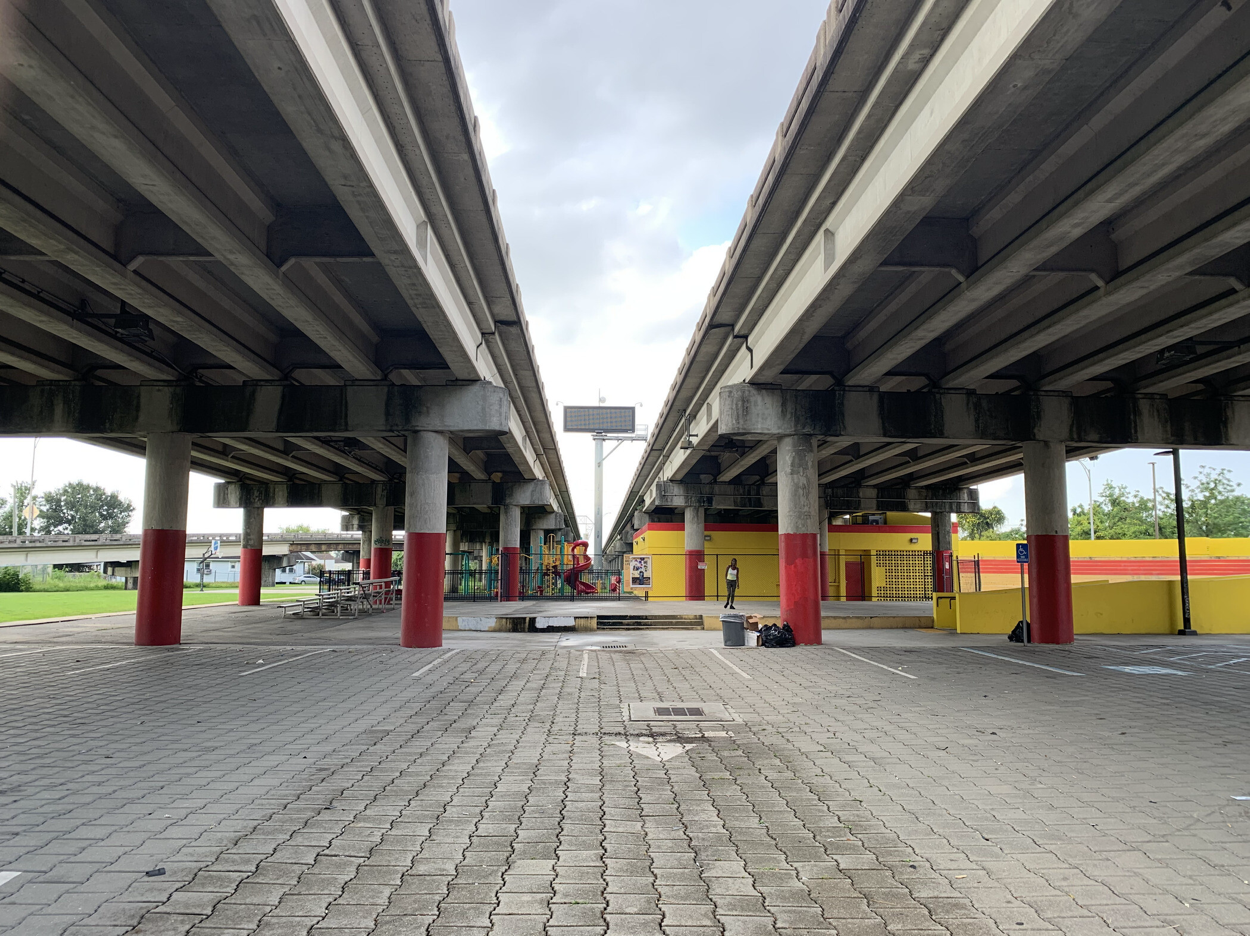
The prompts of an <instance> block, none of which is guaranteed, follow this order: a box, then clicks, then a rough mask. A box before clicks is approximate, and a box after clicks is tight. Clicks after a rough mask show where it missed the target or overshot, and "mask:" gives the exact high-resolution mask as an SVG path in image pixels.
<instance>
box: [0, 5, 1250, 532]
mask: <svg viewBox="0 0 1250 936" xmlns="http://www.w3.org/2000/svg"><path fill="white" fill-rule="evenodd" d="M826 6H827V0H779V2H776V3H771V4H767V5H761V4H760V3H758V2H757V0H751V2H747V0H714V2H713V0H666V2H663V3H661V2H658V0H629V2H624V0H595V2H590V3H588V2H585V0H576V2H574V0H564V2H560V0H509V2H507V3H501V2H499V0H452V12H453V15H454V16H455V21H456V39H457V43H458V45H459V48H460V54H461V58H462V59H463V61H464V64H465V67H466V69H467V71H468V74H469V81H470V85H471V87H472V93H473V98H474V105H475V107H476V110H477V114H478V117H479V119H480V121H481V125H482V133H483V138H484V140H485V143H486V146H487V152H488V156H489V158H490V168H491V175H492V179H493V181H494V184H495V188H496V189H497V191H498V193H499V206H500V211H501V213H502V215H503V219H504V225H505V229H506V232H507V236H508V239H509V241H510V243H511V248H512V259H513V263H514V265H515V268H516V271H517V276H518V279H519V281H520V283H521V288H522V291H523V294H524V299H525V306H526V312H527V314H528V316H529V320H530V324H531V328H532V331H533V335H534V339H535V342H536V344H537V350H538V356H539V360H540V363H541V367H542V375H543V379H544V382H545V385H546V389H547V396H548V400H549V402H550V403H551V406H552V409H553V412H554V413H555V415H556V419H557V423H558V422H559V413H560V407H559V405H558V404H575V405H576V404H593V403H595V401H596V398H597V397H598V396H602V397H603V398H604V399H605V400H606V402H608V403H611V404H618V405H633V404H640V406H641V409H640V412H639V417H638V418H639V421H640V422H642V423H651V422H653V421H654V419H655V416H656V414H657V413H658V411H659V407H660V404H661V403H662V402H663V399H664V396H665V394H666V393H667V391H668V387H669V384H670V382H671V381H672V378H673V375H674V373H675V371H676V367H677V363H678V361H679V360H680V358H681V354H682V352H683V351H684V349H685V347H686V344H687V342H688V341H689V338H690V334H691V332H692V330H693V327H694V323H695V321H696V320H697V318H698V315H699V312H700V310H701V309H702V306H703V302H704V300H705V299H706V296H707V293H708V290H709V288H710V287H711V285H712V283H713V281H714V280H715V277H716V272H717V270H718V269H719V267H720V263H721V260H722V258H723V256H724V252H725V248H726V246H727V245H728V242H729V240H730V239H731V238H732V236H733V232H734V230H735V229H736V227H737V225H738V221H739V220H740V218H741V216H742V211H743V208H744V207H745V204H746V200H747V197H748V196H749V194H750V192H751V190H752V188H753V187H754V185H755V181H756V179H757V178H758V175H759V171H760V168H761V167H762V165H763V162H764V159H765V156H766V154H767V152H768V148H769V146H770V145H771V143H772V140H773V137H774V135H775V133H776V130H777V124H778V123H779V121H780V120H781V118H782V116H783V115H784V113H785V109H786V107H787V105H788V104H789V102H790V97H791V95H792V94H793V91H794V87H795V85H796V83H797V81H798V78H799V75H800V73H801V71H802V69H803V66H804V65H805V64H806V62H807V58H808V56H809V55H810V53H811V50H812V46H813V44H814V42H815V35H816V29H817V27H818V25H819V23H820V21H821V19H822V18H823V16H824V14H825V9H826ZM561 447H562V451H563V456H564V463H565V467H566V470H567V471H568V473H569V476H570V479H571V482H572V486H573V497H574V501H575V503H576V505H577V511H578V514H579V515H580V516H582V517H583V518H584V519H583V520H582V524H581V526H582V531H583V533H584V534H588V533H589V527H590V523H589V517H590V515H591V513H592V511H593V504H594V487H593V471H594V464H593V444H592V443H591V441H590V440H589V439H588V438H585V437H580V436H563V437H562V439H561ZM641 449H642V446H641V445H640V444H636V443H635V444H626V445H624V446H622V447H621V449H620V450H619V451H617V452H616V453H615V454H614V455H613V456H612V457H611V458H610V459H609V460H608V462H607V470H606V483H605V488H606V495H605V501H606V503H605V509H604V515H605V523H607V524H610V523H611V522H612V519H613V517H614V516H615V514H616V509H617V506H618V505H619V502H620V499H621V497H622V496H623V495H624V491H625V488H626V485H627V483H628V481H629V478H630V476H631V474H632V472H633V469H634V466H635V464H636V462H637V459H638V457H639V455H640V454H641ZM30 457H31V442H30V440H15V441H7V442H0V492H5V493H7V490H8V488H9V485H10V484H11V483H12V482H13V481H15V480H19V479H25V478H28V477H29V475H30ZM1150 458H1151V455H1150V453H1145V452H1143V453H1138V452H1126V453H1122V454H1119V455H1115V456H1106V457H1104V458H1103V459H1102V460H1101V461H1099V462H1098V463H1097V465H1096V466H1095V472H1096V474H1095V486H1096V487H1097V486H1098V485H1099V484H1100V483H1101V481H1102V480H1105V479H1106V478H1108V477H1114V478H1115V479H1116V480H1118V481H1122V482H1124V483H1127V484H1129V486H1130V487H1136V488H1139V489H1142V490H1148V489H1149V486H1150V473H1149V467H1148V465H1147V464H1146V463H1147V462H1148V461H1149V460H1150ZM1198 464H1212V465H1228V466H1231V467H1235V468H1236V469H1237V470H1238V471H1240V472H1242V473H1243V474H1244V472H1245V469H1246V468H1248V467H1250V456H1247V455H1243V454H1219V453H1212V454H1209V455H1208V454H1203V455H1199V454H1197V453H1195V454H1193V455H1192V456H1190V457H1189V459H1188V461H1187V466H1190V467H1196V466H1197V465H1198ZM1160 468H1161V469H1162V471H1163V475H1161V480H1162V479H1165V478H1166V477H1167V472H1169V471H1170V466H1169V465H1168V464H1167V462H1166V460H1163V462H1162V463H1161V465H1160ZM35 475H36V478H37V480H38V488H39V489H40V490H48V489H49V488H51V487H56V486H58V485H59V484H62V483H64V482H66V481H72V480H77V479H79V478H82V479H86V480H90V481H93V482H95V483H99V484H103V485H105V486H106V487H109V488H115V489H119V490H121V491H122V492H123V493H124V494H126V496H128V497H130V498H131V499H132V500H134V501H135V503H136V504H139V503H141V500H142V489H143V465H142V462H141V461H140V460H139V459H134V458H128V457H126V456H122V455H117V454H114V453H111V452H107V451H103V450H100V449H93V448H89V447H86V446H83V445H81V444H79V443H73V442H68V441H65V440H45V441H44V442H41V443H40V445H39V454H38V458H37V461H36V471H35ZM1069 481H1070V485H1069V495H1070V499H1071V502H1072V503H1078V502H1082V501H1084V500H1085V499H1086V493H1085V491H1086V480H1085V475H1084V473H1083V472H1082V470H1081V469H1080V468H1079V467H1077V466H1076V465H1075V464H1074V465H1070V466H1069ZM1165 483H1166V482H1165ZM211 484H212V482H211V480H210V479H207V478H203V477H200V476H196V477H194V478H193V482H192V490H191V503H190V516H189V528H190V529H191V530H192V531H197V532H231V531H236V530H238V529H239V526H240V523H241V520H240V517H239V515H238V513H237V512H235V511H214V510H212V509H211V507H210V506H209V504H210V503H211ZM983 501H984V502H985V503H999V504H1001V506H1002V507H1003V509H1004V510H1005V511H1006V512H1007V515H1008V517H1009V518H1011V520H1012V521H1013V522H1014V521H1015V520H1016V519H1019V518H1021V517H1023V515H1024V501H1023V486H1022V484H1021V482H1020V479H1019V478H1016V479H1014V480H1004V481H1002V482H996V483H994V484H992V485H989V486H987V487H986V489H985V491H984V495H983ZM138 521H139V518H138V517H137V516H136V518H135V528H136V529H137V525H138ZM291 522H312V523H314V524H317V525H326V526H336V525H337V522H338V520H337V514H334V513H332V512H320V511H268V512H267V517H266V526H267V528H269V529H271V530H276V529H277V527H278V526H279V525H281V524H283V523H291Z"/></svg>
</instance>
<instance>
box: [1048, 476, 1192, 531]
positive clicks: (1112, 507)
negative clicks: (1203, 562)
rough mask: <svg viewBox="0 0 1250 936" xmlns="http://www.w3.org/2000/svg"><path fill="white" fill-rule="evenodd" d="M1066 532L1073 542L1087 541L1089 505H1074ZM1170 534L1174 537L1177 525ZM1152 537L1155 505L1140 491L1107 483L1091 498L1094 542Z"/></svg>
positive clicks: (1162, 511) (1160, 522) (1161, 508)
mask: <svg viewBox="0 0 1250 936" xmlns="http://www.w3.org/2000/svg"><path fill="white" fill-rule="evenodd" d="M1163 520H1164V510H1163V504H1162V503H1160V505H1159V526H1160V532H1161V533H1162V528H1163ZM1068 532H1069V535H1070V536H1071V537H1072V538H1073V539H1089V505H1088V504H1077V505H1076V506H1074V507H1073V508H1072V511H1071V516H1070V517H1069V519H1068ZM1171 533H1172V535H1173V536H1175V535H1176V524H1175V522H1173V523H1172V526H1171ZM1154 535H1155V525H1154V504H1153V502H1152V501H1151V499H1150V498H1149V497H1146V496H1145V495H1143V494H1142V493H1141V492H1140V491H1130V490H1129V489H1128V487H1127V486H1125V485H1123V484H1116V483H1115V482H1114V481H1108V482H1106V483H1105V484H1104V485H1103V486H1102V490H1101V491H1099V492H1098V496H1097V497H1095V498H1094V537H1095V538H1096V539H1152V538H1153V537H1154Z"/></svg>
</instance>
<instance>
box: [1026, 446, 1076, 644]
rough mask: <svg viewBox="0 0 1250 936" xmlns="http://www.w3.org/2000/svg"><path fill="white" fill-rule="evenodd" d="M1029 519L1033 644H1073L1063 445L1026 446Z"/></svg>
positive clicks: (1030, 632) (1066, 482)
mask: <svg viewBox="0 0 1250 936" xmlns="http://www.w3.org/2000/svg"><path fill="white" fill-rule="evenodd" d="M1024 516H1025V525H1026V528H1027V533H1028V541H1029V617H1030V619H1031V620H1030V628H1029V639H1030V640H1031V641H1032V642H1033V643H1049V644H1067V643H1072V635H1073V627H1072V563H1071V557H1070V555H1069V552H1068V477H1067V470H1066V459H1065V451H1064V445H1063V443H1062V442H1026V443H1024Z"/></svg>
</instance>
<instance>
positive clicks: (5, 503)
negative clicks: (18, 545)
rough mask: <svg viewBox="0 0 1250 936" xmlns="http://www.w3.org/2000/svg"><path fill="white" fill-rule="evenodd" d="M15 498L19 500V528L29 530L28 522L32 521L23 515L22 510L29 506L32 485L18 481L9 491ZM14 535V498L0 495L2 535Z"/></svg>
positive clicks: (0, 533) (0, 528)
mask: <svg viewBox="0 0 1250 936" xmlns="http://www.w3.org/2000/svg"><path fill="white" fill-rule="evenodd" d="M9 493H10V494H11V495H12V497H13V499H14V500H16V501H17V511H18V514H19V516H18V518H17V528H18V530H20V531H21V532H22V533H26V532H28V530H27V524H29V523H30V521H29V520H27V519H26V518H25V517H23V516H21V515H20V514H21V512H22V511H23V510H25V509H26V507H27V506H29V497H30V485H29V484H25V483H18V484H16V485H14V486H13V488H12V489H10V492H9ZM12 535H13V500H10V499H9V498H7V497H0V536H12Z"/></svg>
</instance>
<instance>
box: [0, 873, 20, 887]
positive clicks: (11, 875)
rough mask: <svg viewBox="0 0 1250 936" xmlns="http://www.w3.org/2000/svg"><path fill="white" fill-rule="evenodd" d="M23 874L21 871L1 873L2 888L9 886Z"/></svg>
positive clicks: (0, 882)
mask: <svg viewBox="0 0 1250 936" xmlns="http://www.w3.org/2000/svg"><path fill="white" fill-rule="evenodd" d="M21 873H22V872H21V871H0V886H3V885H5V884H8V883H9V881H11V880H13V879H14V878H15V877H17V876H18V875H19V874H21Z"/></svg>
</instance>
